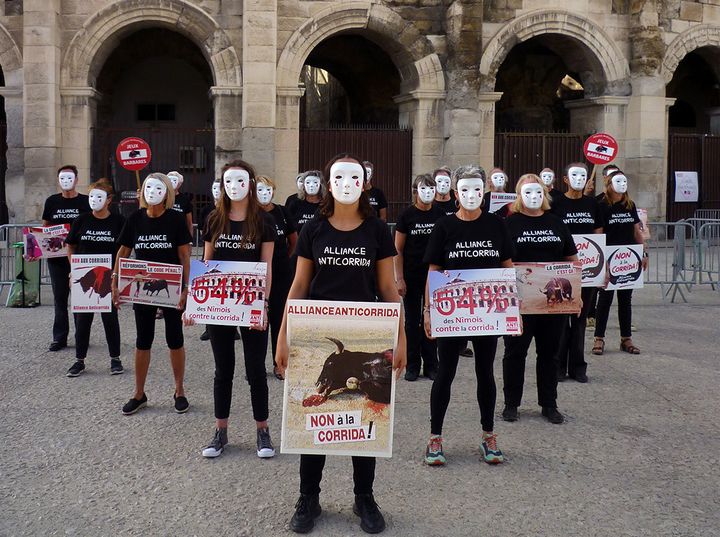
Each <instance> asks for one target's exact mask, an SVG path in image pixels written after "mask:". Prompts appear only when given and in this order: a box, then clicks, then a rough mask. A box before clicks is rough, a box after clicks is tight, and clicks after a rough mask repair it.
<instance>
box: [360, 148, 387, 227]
mask: <svg viewBox="0 0 720 537" xmlns="http://www.w3.org/2000/svg"><path fill="white" fill-rule="evenodd" d="M363 166H364V167H365V173H366V176H367V180H366V182H365V190H366V191H367V197H368V201H369V202H370V206H371V207H372V208H373V211H375V216H377V217H378V218H380V220H382V221H383V222H387V207H388V203H387V199H386V198H385V193H384V192H383V191H382V190H380V189H379V188H378V187H376V186H373V184H372V182H373V180H374V179H375V165H374V164H373V163H372V162H370V161H369V160H366V161H364V162H363Z"/></svg>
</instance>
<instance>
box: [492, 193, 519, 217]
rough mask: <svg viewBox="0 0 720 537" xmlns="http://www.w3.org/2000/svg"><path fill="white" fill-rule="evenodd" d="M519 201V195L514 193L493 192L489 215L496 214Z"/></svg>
mask: <svg viewBox="0 0 720 537" xmlns="http://www.w3.org/2000/svg"><path fill="white" fill-rule="evenodd" d="M516 199H517V194H515V193H513V192H508V193H506V192H491V193H490V207H488V212H489V213H495V212H497V211H499V210H500V209H502V208H503V207H504V206H505V205H509V204H510V203H512V202H513V201H515V200H516Z"/></svg>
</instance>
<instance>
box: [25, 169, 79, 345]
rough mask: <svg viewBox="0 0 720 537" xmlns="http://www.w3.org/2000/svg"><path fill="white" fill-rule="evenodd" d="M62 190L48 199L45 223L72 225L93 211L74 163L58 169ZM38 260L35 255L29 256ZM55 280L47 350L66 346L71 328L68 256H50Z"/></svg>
mask: <svg viewBox="0 0 720 537" xmlns="http://www.w3.org/2000/svg"><path fill="white" fill-rule="evenodd" d="M57 177H58V185H59V187H60V193H59V194H53V195H52V196H50V197H48V198H47V199H46V200H45V206H44V208H43V213H42V221H43V226H54V225H58V224H68V225H71V224H72V223H73V222H74V221H75V219H76V218H78V217H79V216H80V215H81V214H84V213H88V212H90V210H91V209H90V205H89V203H88V197H87V196H86V195H84V194H78V192H77V190H76V186H77V181H78V171H77V168H76V167H75V166H72V165H68V166H62V167H61V168H60V169H59V170H58V175H57ZM28 260H29V261H35V259H34V258H28ZM47 267H48V271H49V272H50V283H51V284H52V292H53V301H54V303H55V318H54V321H53V329H52V332H53V334H52V342H51V343H50V347H49V349H48V350H50V351H53V352H55V351H59V350H60V349H63V348H65V347H66V346H67V339H68V334H69V332H70V318H69V316H68V299H69V297H70V287H69V286H68V279H69V277H70V262H69V260H68V258H66V257H55V258H51V259H48V260H47Z"/></svg>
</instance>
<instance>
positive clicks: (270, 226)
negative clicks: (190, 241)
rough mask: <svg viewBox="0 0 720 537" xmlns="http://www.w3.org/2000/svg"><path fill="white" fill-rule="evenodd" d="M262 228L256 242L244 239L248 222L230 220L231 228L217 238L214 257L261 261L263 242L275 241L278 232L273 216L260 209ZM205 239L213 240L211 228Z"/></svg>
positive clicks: (228, 259) (206, 240)
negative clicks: (276, 231)
mask: <svg viewBox="0 0 720 537" xmlns="http://www.w3.org/2000/svg"><path fill="white" fill-rule="evenodd" d="M259 216H260V219H261V224H262V228H261V230H260V235H259V236H258V237H256V238H255V241H254V242H246V241H243V240H242V239H243V236H244V235H246V234H247V222H246V221H245V220H243V221H241V222H235V221H232V220H231V221H230V229H229V230H228V231H227V232H224V233H221V234H220V235H219V236H218V238H217V239H216V240H215V242H214V244H213V247H214V250H215V251H214V252H213V259H214V260H215V261H250V262H257V261H260V257H261V253H262V252H261V250H262V243H264V242H275V239H276V238H277V233H275V222H274V221H273V218H272V216H270V215H269V214H267V213H266V212H265V211H263V210H260V212H259ZM203 241H205V242H212V236H211V233H210V230H208V231H206V232H205V235H204V236H203Z"/></svg>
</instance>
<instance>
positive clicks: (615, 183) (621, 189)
mask: <svg viewBox="0 0 720 537" xmlns="http://www.w3.org/2000/svg"><path fill="white" fill-rule="evenodd" d="M611 181H612V187H613V190H614V191H615V192H617V193H618V194H625V192H627V183H628V180H627V177H625V176H624V175H623V174H621V173H619V174H617V175H613V178H612V179H611Z"/></svg>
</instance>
